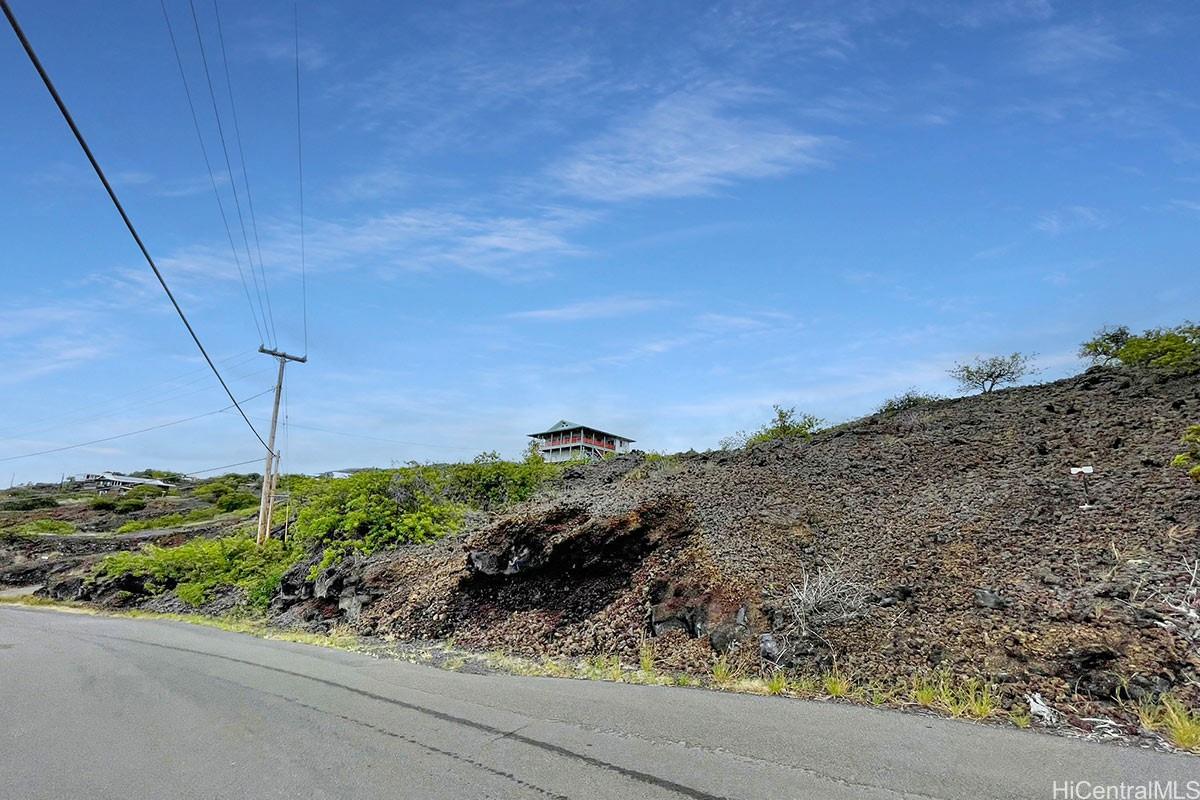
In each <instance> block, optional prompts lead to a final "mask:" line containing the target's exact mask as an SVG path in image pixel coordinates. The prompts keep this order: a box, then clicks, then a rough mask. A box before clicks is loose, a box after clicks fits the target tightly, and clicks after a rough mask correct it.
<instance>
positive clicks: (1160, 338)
mask: <svg viewBox="0 0 1200 800" xmlns="http://www.w3.org/2000/svg"><path fill="white" fill-rule="evenodd" d="M1079 355H1080V357H1081V358H1086V359H1088V360H1090V361H1091V362H1092V363H1093V364H1102V365H1111V364H1121V365H1123V366H1126V367H1143V368H1147V369H1153V370H1157V371H1159V372H1165V373H1168V374H1189V373H1192V372H1196V371H1200V325H1194V324H1192V323H1190V322H1185V323H1183V324H1182V325H1176V326H1175V327H1174V328H1151V329H1150V330H1146V331H1143V332H1142V334H1141V335H1140V336H1134V335H1133V334H1131V333H1130V332H1129V329H1128V328H1126V327H1125V326H1123V325H1122V326H1118V327H1107V326H1106V327H1104V328H1101V329H1100V330H1099V331H1097V332H1096V336H1095V337H1093V338H1092V339H1089V340H1088V341H1086V342H1084V343H1083V344H1082V345H1080V347H1079Z"/></svg>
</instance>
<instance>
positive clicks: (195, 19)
mask: <svg viewBox="0 0 1200 800" xmlns="http://www.w3.org/2000/svg"><path fill="white" fill-rule="evenodd" d="M188 6H189V7H190V8H191V10H192V25H193V26H194V27H195V29H196V42H197V44H199V46H200V61H201V63H202V64H203V65H204V78H205V80H206V81H207V83H208V96H209V98H210V99H211V100H212V107H213V115H214V116H215V117H216V118H217V136H218V137H219V138H220V140H221V152H222V153H224V155H225V170H226V172H228V173H229V188H230V189H232V190H233V205H234V208H235V209H237V215H238V224H239V225H240V226H241V229H242V243H243V244H244V245H245V246H246V260H247V261H249V262H250V274H251V275H253V276H254V288H255V290H256V291H257V290H258V286H259V281H258V277H259V276H258V275H255V272H254V256H253V255H252V254H251V253H250V237H249V236H248V235H247V234H246V218H245V217H244V216H243V215H242V201H241V198H240V197H239V195H238V189H237V179H236V178H234V176H233V162H232V161H230V158H229V146H228V145H227V144H226V142H225V127H224V126H223V125H222V124H221V111H220V109H219V108H218V107H217V92H216V90H215V89H213V82H212V73H211V72H210V71H209V69H208V54H207V51H206V50H205V49H204V36H203V35H201V33H200V17H199V16H198V15H197V14H196V4H195V2H193V0H188ZM259 272H261V273H262V291H261V293H260V295H259V298H258V304H259V308H260V310H261V308H262V303H263V300H262V298H263V296H266V298H267V305H266V311H265V312H263V318H264V319H265V320H266V321H267V323H268V330H269V331H270V332H271V339H270V341H271V347H275V343H276V335H275V315H274V314H273V313H272V312H271V295H270V293H269V292H268V291H267V273H266V272H263V271H262V268H261V265H259Z"/></svg>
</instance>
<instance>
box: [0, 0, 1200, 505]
mask: <svg viewBox="0 0 1200 800" xmlns="http://www.w3.org/2000/svg"><path fill="white" fill-rule="evenodd" d="M13 5H14V7H15V10H16V13H17V14H18V15H19V17H20V18H21V20H22V22H23V24H24V27H25V29H26V32H27V34H28V35H29V37H30V38H31V40H32V41H33V43H34V44H35V46H36V47H37V48H38V49H39V51H40V54H41V57H42V60H43V62H44V63H45V65H46V66H47V68H48V70H49V71H50V73H51V75H52V77H53V78H54V79H55V81H56V82H57V84H58V87H59V89H60V91H61V92H62V93H63V95H64V96H65V98H66V99H67V102H68V103H69V104H70V105H71V107H72V110H73V111H74V114H75V116H76V118H77V120H78V122H79V123H80V125H81V126H82V128H83V129H84V131H85V132H86V134H87V135H88V137H89V139H90V140H91V143H92V146H93V148H94V150H95V151H96V153H97V155H98V157H99V158H100V160H101V162H102V163H103V164H104V165H105V167H106V169H107V170H108V171H109V173H110V174H111V176H112V177H113V179H114V183H115V184H116V187H117V190H118V192H119V193H120V195H121V197H122V199H123V200H124V202H125V204H126V206H127V207H128V209H129V211H130V213H131V215H132V216H133V218H134V220H135V222H136V224H137V225H138V226H139V228H140V229H141V231H142V233H143V235H144V237H145V239H146V240H147V243H148V245H149V247H150V249H151V251H152V252H153V253H154V254H155V255H156V257H157V258H158V259H159V260H160V262H161V265H162V266H163V268H164V272H165V273H166V275H167V278H168V280H169V281H170V282H171V284H172V285H173V287H175V288H176V289H177V291H178V293H179V295H180V296H181V300H182V302H183V304H184V306H185V308H186V309H187V311H188V313H189V314H190V316H191V317H192V319H193V322H194V323H195V325H196V327H197V329H198V331H199V333H200V335H201V338H202V339H203V340H204V341H205V343H206V344H207V346H208V347H209V349H210V351H211V352H212V353H213V354H214V356H216V357H219V358H220V359H222V368H223V370H224V371H225V372H226V373H227V375H229V376H230V378H231V383H232V384H233V386H234V387H235V393H236V394H238V395H239V396H241V397H251V396H254V395H260V394H261V393H262V392H263V391H264V390H265V389H267V388H268V387H269V386H270V385H271V382H272V378H273V374H272V369H273V367H272V362H270V361H269V360H268V359H267V358H266V357H265V356H256V355H254V350H255V349H256V348H257V346H258V344H259V334H258V333H257V331H256V324H255V322H254V317H253V316H252V310H251V307H252V305H253V304H252V303H248V302H247V298H246V296H245V293H244V292H245V290H244V289H243V286H242V283H241V281H240V280H239V278H238V272H237V268H236V267H235V264H234V260H233V255H232V253H231V248H230V245H229V242H228V240H227V238H226V234H225V229H224V227H223V226H222V223H221V218H220V216H219V213H218V207H217V203H216V200H215V199H214V196H213V189H212V186H211V184H210V178H209V175H208V173H207V171H206V169H205V166H204V162H203V158H202V156H201V151H200V146H199V144H198V142H197V138H196V134H195V131H194V130H193V128H192V122H191V117H190V116H189V112H188V107H187V102H186V99H185V96H184V93H183V86H182V83H181V81H180V76H179V72H178V68H177V66H176V63H175V58H174V55H173V54H172V50H171V45H170V41H169V39H168V36H167V32H166V28H165V24H164V21H163V15H162V11H161V8H160V7H159V5H158V3H156V2H143V1H142V0H128V1H127V2H122V3H103V4H102V3H96V2H67V1H66V0H56V2H52V3H35V2H30V0H14V2H13ZM196 7H197V12H198V14H199V19H200V24H201V30H202V33H203V35H204V37H205V45H206V48H207V49H208V52H207V55H208V57H209V61H210V67H211V68H212V70H213V78H214V82H215V86H216V89H217V102H218V104H219V107H220V109H221V113H222V124H223V126H224V127H225V129H226V133H227V136H228V137H229V146H230V147H231V148H232V147H233V146H234V143H233V137H232V135H231V116H230V110H229V105H228V104H229V98H228V95H227V94H226V92H225V85H224V73H223V72H222V66H221V61H220V56H219V50H218V49H217V48H218V44H217V38H216V37H217V31H216V28H215V24H214V16H213V7H212V4H211V2H209V0H197V6H196ZM167 8H168V11H169V12H170V15H171V20H172V24H173V25H174V27H175V32H176V36H177V37H178V40H179V43H180V48H181V51H182V58H183V61H184V65H185V69H186V70H187V75H188V80H189V82H190V86H191V88H192V91H193V93H194V96H195V99H196V103H197V111H198V113H199V115H200V121H201V125H202V129H203V132H204V136H205V143H206V147H207V148H208V151H209V155H210V157H211V158H212V159H213V162H214V168H217V169H218V181H219V186H218V188H219V190H220V191H221V193H222V194H223V197H224V203H225V205H226V210H227V212H228V213H229V214H230V215H231V219H232V220H233V225H234V229H233V230H234V237H235V241H236V243H237V244H238V246H239V248H240V246H241V244H242V240H241V234H240V230H239V228H238V227H237V226H238V223H237V218H236V215H235V213H234V206H233V196H232V191H231V185H230V180H229V177H228V175H227V174H225V171H224V159H223V156H222V155H221V150H220V142H219V140H218V138H217V132H216V125H215V122H214V118H213V113H212V106H211V101H210V99H209V95H208V90H207V86H206V84H205V83H204V80H205V78H204V73H203V71H202V66H201V60H200V53H199V50H198V48H197V42H196V34H195V31H194V29H193V27H192V21H191V16H190V11H189V9H188V5H187V3H183V2H180V0H167ZM221 18H222V22H223V29H224V30H223V32H224V36H225V39H226V46H227V52H228V63H229V68H230V73H231V78H232V86H233V91H234V96H235V99H236V101H237V112H238V121H239V127H240V130H241V133H242V139H243V144H244V148H245V155H246V162H247V169H248V174H249V177H250V185H251V189H252V197H253V203H254V206H255V211H256V224H257V228H258V232H259V240H260V243H261V249H262V262H263V264H264V267H265V276H266V281H267V284H268V287H269V294H270V305H271V313H272V316H273V317H274V322H275V328H276V336H275V337H274V338H275V340H276V341H277V344H278V345H279V346H280V347H282V348H284V349H287V350H289V351H298V350H303V348H304V342H303V338H304V337H303V326H302V322H301V318H302V315H301V280H300V269H299V257H298V254H299V247H298V235H297V234H298V229H297V228H298V219H299V214H298V206H297V199H298V198H297V191H296V183H297V175H296V144H295V107H294V85H293V80H294V60H293V32H292V6H291V4H288V3H273V2H261V3H254V4H235V3H229V2H227V1H226V2H224V3H223V4H222V5H221ZM300 18H301V41H300V59H301V71H302V83H303V104H304V129H303V135H304V149H305V161H304V169H305V183H306V198H305V202H306V226H307V234H308V235H307V256H308V257H307V264H308V273H307V274H308V295H309V309H308V314H309V347H308V350H309V356H310V362H309V363H308V364H306V365H303V366H299V367H295V368H292V369H290V371H289V380H288V386H289V391H288V406H287V410H288V418H289V421H290V422H291V423H292V424H291V426H290V428H289V433H288V438H287V442H286V452H285V455H284V459H285V463H284V466H285V469H292V470H305V471H314V470H323V469H329V468H336V467H343V466H351V465H366V464H375V465H387V464H390V463H393V462H403V461H406V460H409V459H414V460H421V461H424V460H431V459H432V460H438V459H451V458H467V457H470V456H471V455H472V454H473V453H476V452H479V451H481V450H491V449H496V450H499V451H501V452H502V453H505V454H511V455H515V454H517V453H518V452H519V451H520V450H521V448H522V447H523V445H524V442H525V439H524V434H526V433H528V432H529V431H531V430H540V429H542V428H544V427H545V426H547V425H549V424H551V423H553V422H554V421H555V420H557V419H559V418H562V417H566V418H568V419H574V420H577V421H582V422H586V423H590V424H593V425H596V426H598V427H602V428H605V429H608V430H614V431H616V432H618V433H623V434H626V435H629V436H632V437H633V438H635V439H637V440H638V442H639V444H640V445H641V446H644V447H646V448H648V449H651V448H652V449H663V450H677V449H686V448H688V447H695V448H697V449H703V448H707V447H712V446H715V444H716V442H717V441H718V440H719V439H720V438H721V437H722V436H724V435H726V434H728V433H730V432H732V431H735V430H738V429H742V428H749V427H754V426H755V425H757V424H758V423H759V422H761V421H762V420H764V419H765V418H766V417H767V416H768V415H769V414H770V408H771V405H772V404H773V403H781V404H784V405H789V406H792V405H794V406H797V407H799V408H800V409H802V410H804V411H808V412H812V413H815V414H817V415H819V416H821V417H824V418H826V419H828V420H830V421H840V420H844V419H847V418H851V417H854V416H858V415H861V414H863V413H865V412H868V411H869V410H871V409H872V408H873V407H875V406H876V405H878V404H879V402H880V401H882V400H883V399H884V398H886V397H887V396H889V395H892V394H895V393H898V392H901V391H903V390H905V389H907V388H909V387H912V386H915V387H919V388H921V389H925V390H930V391H939V392H950V391H952V388H953V387H952V386H951V384H950V382H949V379H948V378H947V377H946V375H945V370H946V368H947V367H949V366H950V365H952V364H953V362H955V361H956V360H961V359H964V358H969V357H971V356H974V355H976V354H990V353H997V352H1011V351H1013V350H1023V351H1036V352H1037V353H1039V354H1040V359H1039V361H1040V364H1041V366H1042V367H1043V369H1044V372H1043V373H1042V376H1043V377H1047V378H1053V377H1058V376H1061V375H1064V374H1069V373H1071V372H1074V371H1077V370H1078V369H1080V366H1081V365H1080V364H1079V362H1078V361H1077V360H1076V359H1075V357H1074V352H1075V349H1076V347H1077V345H1078V342H1079V341H1080V340H1081V339H1083V338H1085V337H1086V336H1087V335H1088V334H1089V333H1090V332H1092V331H1093V330H1094V329H1096V328H1098V327H1099V326H1100V325H1102V324H1104V323H1116V322H1123V323H1127V324H1129V325H1131V326H1134V327H1148V326H1152V325H1160V324H1173V323H1176V322H1179V321H1181V320H1182V319H1184V318H1186V317H1187V316H1188V315H1189V314H1191V315H1193V316H1195V294H1196V293H1195V289H1196V285H1197V282H1196V278H1195V275H1196V274H1197V263H1196V253H1197V244H1198V243H1200V133H1198V131H1200V96H1198V95H1197V93H1196V91H1195V89H1194V85H1195V76H1196V75H1197V74H1200V63H1198V62H1200V51H1198V50H1197V48H1196V47H1195V41H1196V38H1197V34H1200V9H1197V8H1196V6H1195V5H1194V4H1192V3H1186V2H1179V3H1169V2H1161V3H1148V4H1141V6H1135V5H1134V4H1128V3H1112V4H1105V3H1065V2H1063V3H1053V2H1045V1H1041V2H1039V1H1037V0H1030V1H1029V2H1024V1H1023V0H1006V1H1002V2H989V3H977V4H972V3H966V2H891V3H889V2H863V3H853V2H850V3H843V2H836V3H819V2H807V3H789V2H780V3H771V2H742V3H727V4H722V3H696V2H674V3H672V2H661V3H650V4H647V3H637V2H613V3H547V2H507V3H453V2H448V3H437V4H428V3H368V2H355V3H311V2H302V3H301V4H300ZM2 33H3V35H0V101H2V103H3V108H4V109H5V111H6V113H5V116H4V125H3V126H0V188H2V190H3V191H2V193H0V197H3V200H0V203H2V208H3V214H2V215H0V234H2V235H3V240H4V243H5V246H4V248H3V256H2V258H3V263H4V275H5V280H4V289H5V291H4V292H3V295H2V296H0V364H3V370H2V371H0V397H2V398H3V400H2V401H0V409H2V410H3V412H4V413H3V414H2V416H0V459H2V458H5V457H11V456H15V455H21V454H24V453H27V452H31V451H35V450H41V449H49V448H53V447H56V446H60V445H66V444H71V443H76V442H82V441H88V440H91V439H96V438H102V437H106V436H110V435H113V434H117V433H123V432H126V431H130V430H135V429H139V428H144V427H149V426H153V425H158V424H162V423H165V422H170V421H173V420H176V419H180V418H184V417H189V416H193V415H197V414H204V413H206V412H210V411H215V410H216V409H220V408H221V407H222V406H224V405H226V401H225V400H224V399H223V395H222V393H221V391H220V388H219V387H218V386H217V385H216V384H215V382H214V381H213V380H212V378H211V376H210V377H208V378H205V377H204V375H205V373H204V371H203V368H202V365H201V363H200V362H199V361H198V357H197V354H196V352H195V350H194V348H193V347H192V345H191V343H190V341H189V340H188V338H187V337H186V333H185V332H184V331H183V329H182V327H181V326H180V325H179V323H178V320H177V319H175V318H174V316H173V314H172V312H171V310H170V308H169V306H168V305H167V303H166V300H165V298H164V297H163V296H162V294H161V291H160V290H159V289H158V288H157V286H156V285H155V284H154V283H153V282H152V280H153V279H152V276H151V275H150V273H149V271H148V268H147V267H146V266H145V264H144V262H142V261H141V260H140V257H139V255H138V253H137V251H136V250H135V249H134V247H133V244H132V242H131V240H130V239H129V237H128V234H127V233H126V232H125V231H124V229H123V228H122V226H121V224H120V221H119V220H118V218H117V217H116V215H115V213H114V212H113V210H112V208H111V207H110V206H109V204H108V202H107V200H106V198H105V197H104V196H103V194H102V191H101V189H100V187H99V185H98V183H97V181H96V179H95V177H94V176H93V175H92V174H91V173H90V171H89V169H88V167H87V165H86V162H85V161H84V160H83V157H82V155H81V153H80V152H79V151H78V148H77V146H76V145H75V143H74V141H73V140H72V139H71V138H70V135H69V132H68V131H67V129H66V127H65V126H64V124H63V122H62V120H61V119H60V118H59V117H58V114H57V112H56V110H55V109H54V108H53V106H52V105H51V103H50V101H49V98H48V96H47V95H46V92H45V90H44V89H43V88H42V86H41V85H40V83H39V82H38V81H37V80H36V76H35V74H34V73H33V71H32V69H31V68H30V66H29V64H28V63H27V62H26V60H25V56H24V54H23V53H22V52H21V50H20V49H19V47H18V45H17V42H16V39H15V37H13V36H12V35H11V34H10V33H9V32H7V31H3V32H2ZM231 155H232V158H233V163H234V166H235V170H234V175H235V182H236V184H237V185H238V188H239V192H242V195H241V202H242V203H243V205H245V203H246V198H245V195H244V188H243V186H242V183H241V182H242V174H241V171H240V169H239V168H238V160H237V154H236V151H233V152H232V153H231ZM244 210H245V209H244ZM246 224H247V225H248V226H249V225H250V224H251V223H250V221H249V218H248V217H247V222H246ZM240 253H241V256H240V257H241V259H242V260H243V262H244V261H245V258H246V255H245V251H244V250H240ZM247 407H248V409H250V413H251V415H252V416H253V418H254V419H255V420H256V421H262V423H263V425H262V427H265V425H266V418H267V416H268V415H269V397H265V396H259V397H256V398H255V399H253V400H250V401H249V402H248V403H247ZM316 428H319V429H322V430H314V429H316ZM332 431H336V432H337V433H333V432H332ZM384 440H386V441H384ZM259 449H260V448H259V447H258V446H257V443H256V442H255V440H254V439H253V438H252V436H251V434H250V433H249V431H248V430H247V429H246V428H245V427H244V425H243V424H242V423H241V422H240V420H238V419H237V418H236V417H235V416H234V415H233V414H232V413H231V412H224V413H219V414H212V415H209V416H206V417H203V418H201V419H198V420H194V421H192V422H189V423H186V424H181V425H177V426H171V427H167V428H163V429H160V430H157V431H151V432H149V433H145V434H141V435H138V436H133V437H128V438H124V439H120V440H116V441H112V442H108V443H103V444H99V445H95V446H91V447H87V448H81V449H75V450H70V451H66V452H62V453H56V454H49V455H45V456H39V457H35V458H23V459H14V460H9V461H0V473H3V472H7V473H8V474H5V475H3V478H4V479H10V478H11V477H12V476H13V475H15V479H16V480H17V481H18V482H20V481H23V480H32V479H44V478H57V476H58V475H59V474H60V473H62V472H66V473H68V474H70V473H73V472H81V471H85V470H94V469H101V468H117V469H137V468H141V467H145V466H161V467H170V468H177V469H185V470H199V469H204V468H207V467H215V466H219V465H223V464H227V463H233V462H238V461H243V460H247V459H251V458H255V457H256V456H257V455H258V453H259ZM5 467H7V470H5V469H4V468H5Z"/></svg>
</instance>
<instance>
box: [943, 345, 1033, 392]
mask: <svg viewBox="0 0 1200 800" xmlns="http://www.w3.org/2000/svg"><path fill="white" fill-rule="evenodd" d="M1036 373H1037V370H1036V369H1035V368H1034V367H1033V356H1027V355H1025V354H1024V353H1013V354H1011V355H1007V356H989V357H988V358H980V357H977V358H976V359H975V360H974V361H973V362H971V363H970V364H955V365H954V368H953V369H951V370H949V375H950V377H951V378H954V380H956V381H958V385H959V388H961V389H962V390H963V391H964V392H971V391H975V390H978V391H981V392H983V393H984V394H987V393H989V392H991V391H994V390H995V389H997V388H998V387H1001V386H1012V385H1014V384H1016V383H1019V382H1020V381H1021V379H1022V378H1025V377H1027V376H1029V375H1033V374H1036Z"/></svg>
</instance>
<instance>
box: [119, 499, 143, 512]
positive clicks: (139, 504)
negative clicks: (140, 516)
mask: <svg viewBox="0 0 1200 800" xmlns="http://www.w3.org/2000/svg"><path fill="white" fill-rule="evenodd" d="M113 508H114V509H115V510H116V512H117V513H118V514H132V513H133V512H135V511H142V510H144V509H145V508H146V501H145V500H143V499H142V498H140V497H122V498H121V499H120V500H118V501H116V502H115V503H113Z"/></svg>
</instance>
